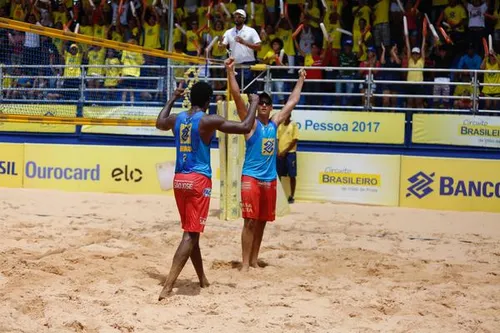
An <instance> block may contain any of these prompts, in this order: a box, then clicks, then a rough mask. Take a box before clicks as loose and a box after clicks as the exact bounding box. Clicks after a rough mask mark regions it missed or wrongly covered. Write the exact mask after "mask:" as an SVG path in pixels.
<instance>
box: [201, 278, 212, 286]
mask: <svg viewBox="0 0 500 333" xmlns="http://www.w3.org/2000/svg"><path fill="white" fill-rule="evenodd" d="M209 286H210V282H208V279H207V277H206V276H204V277H203V279H201V281H200V287H201V288H207V287H209Z"/></svg>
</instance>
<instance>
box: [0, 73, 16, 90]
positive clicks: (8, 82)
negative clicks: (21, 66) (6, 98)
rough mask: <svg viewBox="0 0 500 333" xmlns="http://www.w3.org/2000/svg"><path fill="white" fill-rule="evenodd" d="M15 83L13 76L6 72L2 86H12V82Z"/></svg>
mask: <svg viewBox="0 0 500 333" xmlns="http://www.w3.org/2000/svg"><path fill="white" fill-rule="evenodd" d="M13 83H14V82H13V80H12V78H11V77H10V75H9V74H5V75H4V76H3V83H2V86H3V87H4V88H10V87H12V84H13Z"/></svg>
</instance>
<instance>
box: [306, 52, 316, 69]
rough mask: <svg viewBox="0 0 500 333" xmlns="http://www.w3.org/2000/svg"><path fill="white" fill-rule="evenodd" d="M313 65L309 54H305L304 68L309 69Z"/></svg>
mask: <svg viewBox="0 0 500 333" xmlns="http://www.w3.org/2000/svg"><path fill="white" fill-rule="evenodd" d="M312 64H314V59H313V56H312V54H311V53H307V54H306V56H305V57H304V66H306V67H311V66H312Z"/></svg>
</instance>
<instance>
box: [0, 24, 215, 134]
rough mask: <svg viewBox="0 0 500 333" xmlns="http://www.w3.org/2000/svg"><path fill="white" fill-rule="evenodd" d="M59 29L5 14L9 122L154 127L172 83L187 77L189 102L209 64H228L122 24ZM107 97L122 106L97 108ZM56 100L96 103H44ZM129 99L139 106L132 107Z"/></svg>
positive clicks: (0, 91) (1, 88) (0, 76)
mask: <svg viewBox="0 0 500 333" xmlns="http://www.w3.org/2000/svg"><path fill="white" fill-rule="evenodd" d="M59 27H60V28H61V29H57V28H47V27H43V26H40V25H34V24H29V23H24V22H20V21H14V20H10V19H5V18H0V29H2V30H4V31H6V32H7V36H8V38H9V46H8V49H4V50H2V55H1V57H0V81H1V85H0V119H1V120H2V121H5V122H21V123H23V122H44V123H45V122H46V123H60V124H61V123H63V124H64V123H73V124H80V125H85V124H95V123H99V124H101V125H110V126H116V125H120V126H153V125H154V119H155V118H156V116H157V115H158V112H159V110H158V106H160V105H162V104H163V103H164V102H166V100H167V99H168V97H169V96H168V92H169V91H171V90H172V88H171V87H170V88H169V85H177V84H178V83H179V82H180V81H182V83H183V86H184V87H185V89H186V94H185V99H184V101H182V102H181V104H182V105H181V106H182V107H184V108H186V107H188V106H189V89H190V87H191V86H192V85H193V84H194V83H195V82H197V81H198V80H199V79H200V75H201V77H203V71H205V72H206V71H207V68H208V65H209V64H210V66H213V65H215V66H217V65H219V66H218V67H219V68H220V69H221V70H222V61H221V60H214V59H208V58H204V57H197V56H190V55H186V54H184V53H183V52H182V49H179V50H175V51H174V52H167V51H163V50H161V49H153V48H148V47H143V46H139V44H143V42H144V41H143V40H142V39H143V38H145V37H144V35H141V34H137V35H134V34H133V31H132V32H131V34H124V33H123V32H120V31H117V29H118V28H117V27H116V26H102V27H100V26H93V27H92V29H93V30H94V31H93V32H92V33H89V31H88V29H87V28H88V27H84V26H80V25H79V24H73V25H70V24H68V25H67V26H63V27H61V26H60V25H59ZM96 29H97V30H98V29H103V31H102V32H99V31H96ZM96 34H97V35H101V36H102V38H100V37H95V35H96ZM31 46H33V47H31ZM207 47H208V44H207V45H203V50H206V49H207ZM167 60H169V61H167ZM169 65H170V66H169ZM172 67H176V68H175V69H174V68H172ZM221 80H225V77H224V76H223V77H221ZM103 103H104V104H106V105H107V106H114V107H109V108H106V111H103V108H95V107H91V106H95V105H102V104H103ZM54 104H57V105H64V104H69V105H76V104H83V105H85V106H89V107H84V108H83V111H81V112H79V113H77V112H75V111H67V112H63V111H64V108H55V109H54V110H50V108H49V109H48V108H46V107H43V105H54ZM36 105H40V106H41V107H36ZM129 105H134V107H135V111H134V112H130V110H127V108H126V107H124V106H129ZM71 110H73V109H71Z"/></svg>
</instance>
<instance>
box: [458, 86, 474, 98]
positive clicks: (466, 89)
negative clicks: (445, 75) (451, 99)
mask: <svg viewBox="0 0 500 333" xmlns="http://www.w3.org/2000/svg"><path fill="white" fill-rule="evenodd" d="M471 93H472V87H471V85H470V84H461V85H459V86H456V88H455V92H454V93H453V95H454V96H470V95H471Z"/></svg>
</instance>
